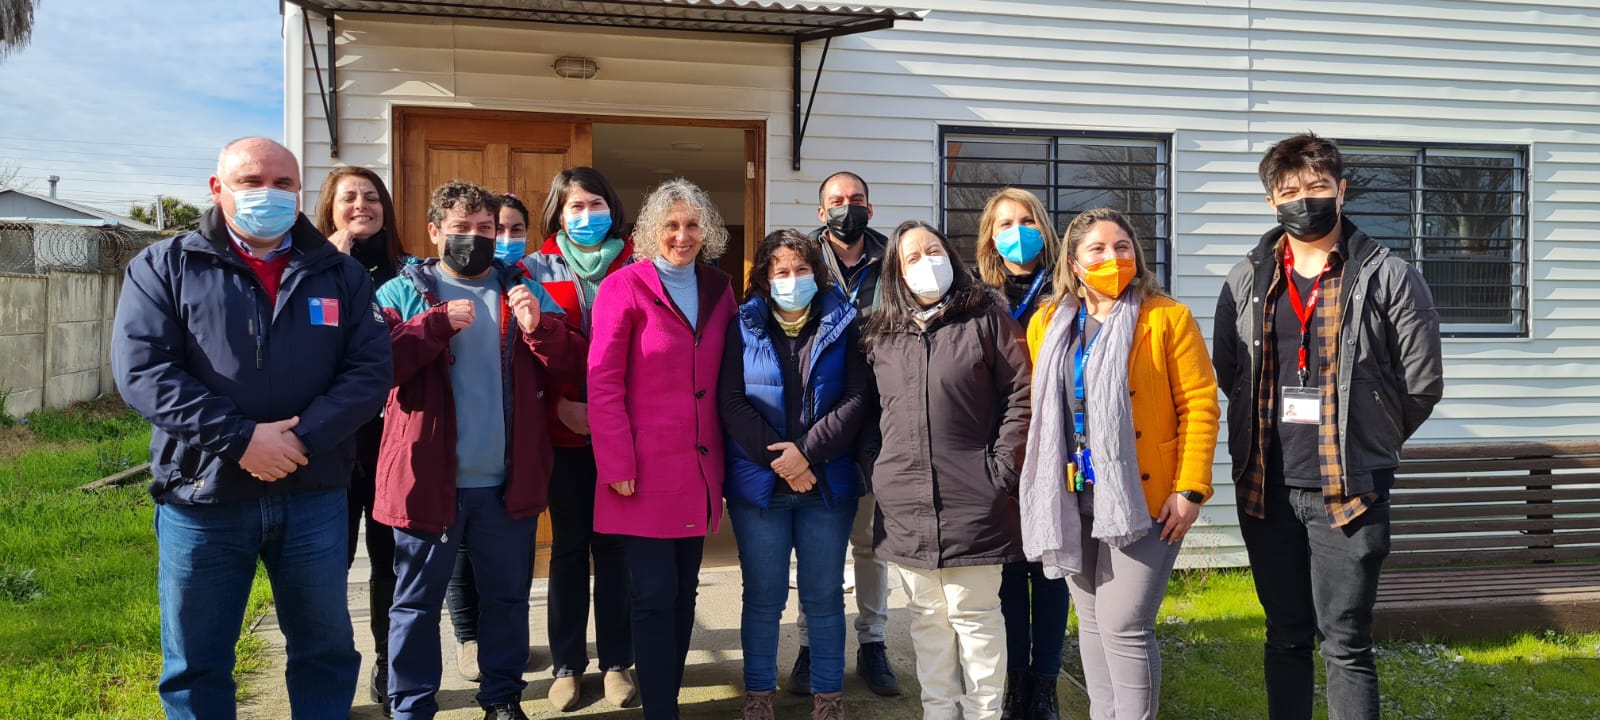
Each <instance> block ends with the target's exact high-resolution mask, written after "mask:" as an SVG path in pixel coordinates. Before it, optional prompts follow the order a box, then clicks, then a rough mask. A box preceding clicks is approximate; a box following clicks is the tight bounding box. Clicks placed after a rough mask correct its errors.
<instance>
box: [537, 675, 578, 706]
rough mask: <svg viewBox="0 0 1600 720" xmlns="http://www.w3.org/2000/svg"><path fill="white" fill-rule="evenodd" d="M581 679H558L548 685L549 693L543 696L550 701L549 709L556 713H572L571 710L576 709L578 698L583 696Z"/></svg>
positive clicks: (571, 676)
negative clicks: (551, 708) (554, 710)
mask: <svg viewBox="0 0 1600 720" xmlns="http://www.w3.org/2000/svg"><path fill="white" fill-rule="evenodd" d="M581 677H582V676H580V675H569V676H567V677H558V678H556V680H555V682H553V683H550V691H549V693H548V694H547V695H546V696H545V697H546V698H548V699H549V700H550V707H553V708H555V709H556V712H572V709H573V708H576V707H578V698H580V697H582V696H583V689H582V688H583V685H582V682H581V680H580V678H581Z"/></svg>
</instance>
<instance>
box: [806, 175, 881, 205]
mask: <svg viewBox="0 0 1600 720" xmlns="http://www.w3.org/2000/svg"><path fill="white" fill-rule="evenodd" d="M840 177H847V178H850V179H852V180H855V181H856V182H858V183H861V194H862V195H865V196H867V202H872V189H871V188H869V187H867V181H865V180H862V179H861V176H860V175H857V174H855V173H853V172H850V171H849V170H840V171H839V172H836V173H834V174H832V175H829V176H828V177H826V178H823V180H822V184H821V185H818V186H817V204H818V205H821V204H822V203H824V202H827V198H825V197H823V195H822V194H823V193H825V192H827V191H828V183H831V182H833V181H834V179H835V178H840Z"/></svg>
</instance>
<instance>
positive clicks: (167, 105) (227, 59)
mask: <svg viewBox="0 0 1600 720" xmlns="http://www.w3.org/2000/svg"><path fill="white" fill-rule="evenodd" d="M0 88H3V90H0V97H3V98H4V101H3V102H0V168H4V167H8V166H19V167H20V170H19V172H18V176H19V178H31V179H33V180H32V183H31V184H30V185H29V189H30V190H32V191H39V192H42V191H44V190H46V189H48V185H47V184H46V183H45V181H44V180H43V178H44V176H47V175H51V174H55V175H59V176H61V184H60V188H59V193H60V196H61V197H63V198H67V199H71V200H78V201H80V202H84V203H86V204H89V205H95V206H99V207H103V208H105V209H107V210H111V211H113V212H118V213H126V212H127V210H128V206H129V205H130V203H131V201H132V200H134V199H142V201H143V202H146V203H148V202H149V201H150V200H151V199H153V197H154V196H155V195H157V194H162V195H172V196H177V197H181V198H183V199H185V200H187V201H189V202H193V203H195V204H197V205H201V206H204V204H205V203H207V202H209V197H208V193H207V191H206V178H207V177H209V175H210V174H211V169H212V168H213V167H214V166H215V163H216V155H217V151H218V149H220V148H221V146H222V145H223V144H224V143H226V142H227V141H228V140H231V139H233V138H236V137H241V136H244V135H265V136H267V137H271V138H275V139H282V134H283V43H282V36H281V20H280V18H279V15H278V3H276V2H271V1H270V0H226V1H224V2H217V1H216V0H167V1H165V2H159V3H151V2H141V1H140V0H46V1H45V2H42V3H40V5H39V7H38V10H37V14H36V26H35V28H34V32H33V40H32V42H31V43H30V44H29V46H28V47H27V48H26V49H24V50H22V51H21V52H18V53H15V54H13V55H12V56H10V57H9V58H7V59H5V60H3V61H0Z"/></svg>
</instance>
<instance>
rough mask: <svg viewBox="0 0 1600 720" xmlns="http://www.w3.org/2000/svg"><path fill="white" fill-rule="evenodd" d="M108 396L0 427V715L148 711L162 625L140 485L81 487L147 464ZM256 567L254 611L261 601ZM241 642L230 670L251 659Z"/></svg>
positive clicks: (139, 440) (143, 445)
mask: <svg viewBox="0 0 1600 720" xmlns="http://www.w3.org/2000/svg"><path fill="white" fill-rule="evenodd" d="M149 443H150V429H149V426H148V425H146V424H145V423H144V421H143V420H141V419H140V418H139V417H138V416H137V415H135V414H133V413H132V412H130V411H128V410H127V409H126V408H125V407H121V405H120V403H116V402H97V403H94V404H92V405H89V406H85V407H79V408H74V409H72V410H68V411H42V412H35V413H33V414H32V415H30V416H29V417H28V421H27V423H26V424H25V425H24V424H20V423H12V424H10V425H9V427H0V718H6V719H7V720H13V719H19V720H20V719H25V718H63V717H70V718H119V719H121V718H157V717H160V716H161V706H160V702H159V701H158V699H157V697H156V690H155V688H156V680H157V678H158V677H159V675H160V672H161V645H160V643H161V623H160V617H159V614H158V612H157V604H156V542H155V533H154V531H153V530H152V527H151V517H152V514H153V507H154V506H153V505H152V503H151V501H150V498H149V495H148V494H147V493H146V492H145V486H144V480H142V479H141V480H140V481H139V482H136V483H134V484H133V485H129V486H125V487H121V488H116V489H110V490H103V491H97V492H82V491H79V490H78V487H79V486H81V485H84V484H85V483H89V482H92V481H94V480H97V479H99V478H101V477H104V476H106V475H110V474H112V473H114V472H117V471H119V470H123V469H127V468H130V467H133V466H135V465H138V464H140V463H142V462H144V461H145V460H147V459H148V458H149ZM264 577H265V576H264V574H259V573H258V575H257V583H256V587H255V590H254V591H253V592H252V596H251V602H250V612H249V617H250V618H255V617H259V616H260V614H261V613H262V612H264V611H265V608H266V606H267V603H268V601H269V599H270V596H269V593H268V591H267V589H266V585H265V583H264V582H263V580H264ZM257 644H258V643H257V641H254V639H246V640H245V641H244V642H242V643H241V645H240V652H241V656H240V658H241V662H240V666H241V667H240V669H239V672H240V673H243V672H246V671H248V670H250V669H252V668H254V667H257V666H259V664H260V661H259V659H258V658H257V654H258V653H257V651H256V647H257Z"/></svg>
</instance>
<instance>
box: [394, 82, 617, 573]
mask: <svg viewBox="0 0 1600 720" xmlns="http://www.w3.org/2000/svg"><path fill="white" fill-rule="evenodd" d="M394 136H395V137H398V138H400V143H399V145H398V146H397V147H395V167H396V168H398V170H397V171H396V173H395V178H394V185H395V195H394V203H395V215H396V216H397V217H396V218H395V221H396V223H397V224H399V226H400V229H399V231H400V238H401V242H402V244H403V245H404V247H405V250H406V252H408V253H410V254H412V255H416V256H421V257H432V256H434V255H437V254H438V252H437V251H436V250H435V249H434V247H433V245H432V244H430V243H429V242H428V203H429V201H430V199H431V198H432V196H433V189H434V188H436V187H439V186H440V185H442V184H444V183H446V182H448V181H450V180H466V181H468V182H472V183H477V184H478V185H482V186H483V187H485V188H487V189H489V190H491V191H493V192H501V193H503V192H509V193H512V194H513V195H516V196H517V197H518V198H519V199H521V200H522V202H523V204H525V205H527V206H528V212H530V213H532V214H533V215H534V216H535V217H532V218H529V220H530V223H529V225H530V227H529V229H528V235H529V236H530V237H529V240H528V242H529V245H530V246H531V247H532V248H535V249H537V248H538V247H539V245H540V244H541V243H542V242H543V240H544V231H543V229H542V228H541V227H540V219H539V218H538V217H537V215H538V214H539V211H540V209H542V208H543V206H544V198H545V195H547V194H549V192H550V181H551V179H553V178H554V177H555V175H556V173H558V172H561V171H562V170H564V169H566V168H569V167H575V166H578V165H589V164H591V163H592V162H593V154H594V144H593V141H592V129H591V125H590V124H589V123H588V122H585V121H579V120H567V119H551V118H549V117H544V116H529V115H524V114H521V113H512V112H488V111H476V110H448V109H432V108H397V109H396V110H395V134H394ZM549 566H550V514H549V513H545V514H544V515H542V516H540V517H539V539H538V545H537V554H536V556H535V568H534V573H535V575H536V576H538V577H546V576H548V575H549Z"/></svg>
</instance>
